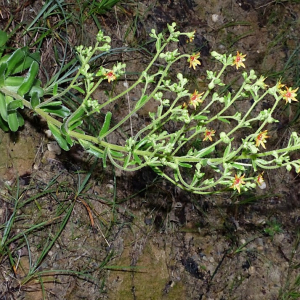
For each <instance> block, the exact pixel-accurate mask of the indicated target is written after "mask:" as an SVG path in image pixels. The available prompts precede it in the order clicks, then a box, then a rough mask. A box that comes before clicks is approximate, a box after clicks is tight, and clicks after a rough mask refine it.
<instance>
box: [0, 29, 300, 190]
mask: <svg viewBox="0 0 300 300" xmlns="http://www.w3.org/2000/svg"><path fill="white" fill-rule="evenodd" d="M168 29H169V34H168V36H165V35H164V34H163V33H159V34H157V33H156V32H155V30H152V31H151V34H150V36H151V37H152V38H153V39H154V40H155V46H156V54H155V55H154V57H153V59H152V60H151V62H150V63H149V65H148V66H147V68H146V69H145V70H144V71H143V72H142V73H141V74H140V77H139V78H138V79H137V80H136V81H135V82H134V84H132V85H131V86H130V87H129V88H127V89H126V90H124V91H123V92H121V93H120V94H118V95H110V96H107V98H106V99H101V100H100V99H99V100H95V99H93V93H94V92H95V90H96V89H97V88H98V87H99V85H100V84H101V83H102V82H103V81H108V83H110V84H111V83H114V82H115V81H117V80H118V79H119V78H120V77H122V76H123V75H124V73H125V67H126V66H125V64H123V63H117V64H116V65H114V66H112V67H111V68H105V67H102V66H101V67H100V68H99V69H98V70H97V71H96V72H95V71H91V66H90V62H91V61H92V60H93V58H94V57H95V55H96V53H97V52H99V51H100V52H107V51H109V49H110V38H109V37H107V36H104V34H103V33H102V32H101V31H100V32H99V33H98V35H97V41H96V44H95V46H94V47H83V46H79V47H77V54H78V58H79V61H80V66H78V68H77V70H76V72H75V73H74V74H75V75H74V74H73V75H72V76H71V79H70V81H69V83H68V86H67V87H65V86H63V88H61V86H60V84H61V83H62V82H65V81H64V80H61V81H60V80H59V79H57V78H56V79H57V80H53V81H52V84H51V85H50V86H48V87H47V88H42V87H41V82H40V81H39V80H38V79H36V76H37V74H38V62H37V61H38V57H37V56H34V54H31V55H29V54H26V53H25V51H24V50H23V49H18V50H16V51H15V52H14V53H13V54H10V55H4V56H2V58H1V60H0V113H1V114H0V126H1V128H2V129H3V130H12V131H16V130H18V128H19V127H20V126H22V125H23V120H22V117H21V115H20V114H19V112H18V109H22V108H24V107H27V108H29V109H31V110H33V111H34V112H35V113H36V114H38V115H40V116H41V117H43V118H44V119H45V120H46V121H47V124H48V126H49V129H50V130H51V132H52V134H53V136H54V138H55V139H56V140H57V142H58V143H59V145H60V147H61V148H62V149H64V150H66V151H67V150H69V149H70V147H71V146H72V145H73V144H74V143H79V144H80V145H81V146H82V147H83V148H84V149H85V150H86V151H87V152H89V153H92V154H93V155H95V156H96V157H98V158H101V159H102V160H103V164H104V166H105V165H106V162H107V160H109V161H110V162H111V163H112V164H113V165H114V166H115V167H117V168H119V169H121V170H125V171H135V170H138V169H141V168H143V167H145V166H150V167H152V168H153V170H154V171H156V172H157V173H158V174H159V175H161V176H163V177H164V178H166V179H167V180H169V181H170V182H172V183H173V184H175V185H176V186H178V187H180V188H182V189H184V190H187V191H191V192H193V193H198V194H209V193H216V192H221V191H223V190H226V189H234V190H237V191H238V192H241V191H242V190H247V189H249V188H254V187H255V186H256V185H258V186H260V187H262V186H263V187H265V184H264V180H263V172H261V171H260V169H261V170H262V171H263V170H268V169H275V168H279V167H285V168H286V169H287V170H289V171H290V170H291V169H292V168H295V170H296V171H297V172H298V171H299V170H300V160H291V158H290V156H289V154H290V153H291V152H292V151H295V150H299V149H300V138H299V136H298V134H297V133H296V132H293V133H292V134H291V135H290V137H289V140H288V143H287V145H285V146H284V147H282V148H279V149H278V148H275V149H270V150H267V149H266V148H267V146H266V143H267V142H270V141H271V140H272V136H271V135H270V133H269V131H270V129H269V127H268V125H269V124H272V123H274V122H277V120H276V119H274V117H273V115H274V112H275V109H276V107H277V106H278V105H279V104H280V103H281V100H283V102H284V101H285V103H286V104H287V103H291V102H292V101H297V99H296V96H297V94H296V92H297V89H292V87H287V86H285V85H284V84H282V83H281V82H278V83H277V84H275V86H273V87H268V86H267V85H266V84H265V83H264V81H265V78H264V77H262V76H261V77H257V75H256V74H255V72H254V71H253V70H251V71H250V72H248V73H247V72H242V74H241V75H242V79H243V82H242V84H241V86H240V87H239V89H238V90H236V91H234V90H231V91H229V90H230V89H228V87H227V88H226V85H225V82H223V80H224V72H225V70H226V69H227V68H232V67H235V68H236V69H237V70H238V69H239V68H245V64H244V62H245V61H246V58H245V57H246V55H245V54H242V53H239V52H237V54H236V55H226V54H223V55H222V54H219V53H217V52H215V51H213V52H212V53H211V56H212V57H213V58H214V59H215V60H216V61H217V63H219V64H221V65H222V67H221V70H220V71H219V72H213V71H207V76H206V79H207V88H206V89H203V90H202V91H197V90H194V92H193V93H192V92H190V91H189V88H188V87H187V85H188V79H186V78H184V76H183V75H182V74H181V73H178V74H177V80H175V82H173V81H172V80H171V79H170V78H171V76H170V74H172V66H173V65H174V64H175V63H176V62H179V61H181V62H182V61H184V62H185V63H187V64H189V67H190V68H193V69H196V68H197V67H198V66H199V65H200V64H201V62H200V60H199V58H200V53H196V54H195V53H194V54H192V55H188V54H180V53H179V52H178V50H177V49H176V50H174V51H166V47H167V45H169V44H170V43H172V42H178V41H179V37H180V36H183V35H184V36H187V37H188V39H189V40H192V39H193V37H194V32H191V33H181V32H179V31H176V24H175V23H173V24H172V25H168ZM0 34H1V35H2V41H3V40H5V36H4V33H3V32H1V33H0ZM3 36H4V39H3ZM3 45H4V43H2V45H0V46H3ZM1 53H3V51H2V52H1ZM157 62H159V65H161V67H157ZM28 68H29V70H28V73H27V75H26V77H22V76H16V74H18V73H20V72H24V70H26V69H28ZM238 71H239V70H238ZM64 79H65V77H64ZM137 87H139V88H140V89H141V91H142V93H141V97H140V99H139V100H138V101H137V103H136V104H135V106H134V108H133V109H132V110H131V111H130V112H129V113H128V114H127V115H125V116H124V117H123V118H122V119H121V120H119V121H117V122H115V123H114V125H113V126H112V125H111V124H112V120H113V113H112V112H110V111H107V107H109V105H110V104H112V103H114V102H115V101H117V100H118V99H120V98H121V97H123V96H124V95H126V93H128V92H130V91H131V90H133V89H134V88H137ZM71 90H76V91H78V92H79V93H81V94H82V95H83V97H82V98H83V100H82V103H81V104H80V105H79V106H78V107H77V108H75V109H74V110H73V111H70V109H69V108H67V107H66V106H65V105H64V104H63V102H62V100H61V99H62V97H63V96H64V95H66V93H68V92H69V91H71ZM49 91H50V92H51V96H50V97H47V94H49ZM268 96H269V97H272V99H273V100H272V105H271V107H270V108H268V109H262V106H261V103H262V100H264V99H265V98H266V97H268ZM151 99H154V101H156V102H157V104H158V105H157V110H156V111H155V112H150V113H149V117H150V118H151V122H150V123H149V124H146V125H145V126H144V127H143V128H141V129H137V130H136V132H132V134H131V136H128V137H126V139H124V141H120V143H119V144H117V143H112V142H109V140H110V139H109V137H110V136H111V135H112V134H113V133H114V132H116V131H117V130H119V129H120V128H122V126H124V124H125V123H126V122H128V120H129V119H130V118H131V117H132V116H133V115H134V114H136V112H138V111H139V110H140V109H141V108H142V107H143V106H145V104H146V103H147V102H149V101H150V100H151ZM247 99H248V100H250V99H251V105H250V107H248V108H247V109H245V108H241V109H238V108H237V107H238V106H239V103H241V102H242V101H244V102H245V100H247ZM248 102H249V103H250V101H248ZM283 104H284V103H283ZM99 112H102V113H103V112H106V113H105V119H104V121H103V124H101V129H100V131H99V133H98V134H97V135H96V136H93V135H89V134H88V133H87V132H85V131H84V127H83V121H84V120H85V118H86V117H87V116H91V115H93V114H98V113H99ZM170 124H172V126H173V127H172V126H170ZM174 124H175V125H174ZM174 126H175V127H174ZM267 139H268V140H267ZM196 141H198V143H196ZM199 141H200V146H199ZM246 174H247V175H246Z"/></svg>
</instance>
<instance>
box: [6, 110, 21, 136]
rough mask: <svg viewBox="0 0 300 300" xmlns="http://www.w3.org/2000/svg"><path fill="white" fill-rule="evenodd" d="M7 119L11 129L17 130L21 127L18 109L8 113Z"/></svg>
mask: <svg viewBox="0 0 300 300" xmlns="http://www.w3.org/2000/svg"><path fill="white" fill-rule="evenodd" d="M7 121H8V126H9V129H10V130H11V131H13V132H16V131H17V130H18V128H19V121H18V116H17V112H16V111H12V112H9V113H8V114H7Z"/></svg>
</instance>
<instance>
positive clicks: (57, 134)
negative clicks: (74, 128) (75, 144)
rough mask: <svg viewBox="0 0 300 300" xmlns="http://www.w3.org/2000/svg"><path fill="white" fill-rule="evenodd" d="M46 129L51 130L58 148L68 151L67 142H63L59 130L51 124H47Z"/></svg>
mask: <svg viewBox="0 0 300 300" xmlns="http://www.w3.org/2000/svg"><path fill="white" fill-rule="evenodd" d="M48 127H49V129H50V130H51V132H52V134H53V136H54V138H55V139H56V141H57V142H58V144H59V146H60V147H61V148H62V149H63V150H65V151H68V150H70V148H69V146H68V143H67V141H66V140H65V138H64V137H63V135H62V134H61V132H60V130H59V128H57V127H56V126H55V125H53V124H52V123H50V122H48Z"/></svg>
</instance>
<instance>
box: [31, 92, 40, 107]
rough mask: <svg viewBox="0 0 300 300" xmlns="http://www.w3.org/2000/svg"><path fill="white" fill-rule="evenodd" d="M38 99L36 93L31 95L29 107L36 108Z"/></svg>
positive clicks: (38, 102)
mask: <svg viewBox="0 0 300 300" xmlns="http://www.w3.org/2000/svg"><path fill="white" fill-rule="evenodd" d="M40 102H41V101H40V98H39V96H38V93H37V92H34V93H33V94H32V95H31V98H30V104H31V107H32V108H35V107H36V106H38V105H39V104H40Z"/></svg>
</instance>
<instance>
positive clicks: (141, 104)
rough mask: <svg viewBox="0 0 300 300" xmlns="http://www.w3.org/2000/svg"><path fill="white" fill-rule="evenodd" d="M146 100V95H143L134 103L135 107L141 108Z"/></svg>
mask: <svg viewBox="0 0 300 300" xmlns="http://www.w3.org/2000/svg"><path fill="white" fill-rule="evenodd" d="M147 100H148V96H147V95H144V96H143V97H142V98H141V99H140V100H139V101H138V102H137V104H136V105H135V109H139V108H141V107H142V106H143V105H144V104H145V103H146V102H147Z"/></svg>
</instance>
